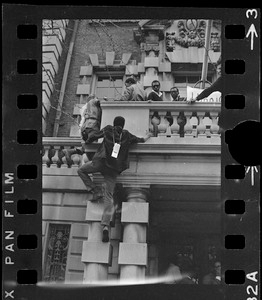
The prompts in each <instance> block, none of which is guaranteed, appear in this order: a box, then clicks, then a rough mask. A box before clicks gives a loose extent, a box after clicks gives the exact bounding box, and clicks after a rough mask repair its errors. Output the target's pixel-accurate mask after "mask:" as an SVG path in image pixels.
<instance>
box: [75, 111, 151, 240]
mask: <svg viewBox="0 0 262 300" xmlns="http://www.w3.org/2000/svg"><path fill="white" fill-rule="evenodd" d="M124 125H125V119H124V118H123V117H121V116H118V117H115V119H114V121H113V126H112V125H107V126H106V127H104V128H103V129H101V130H100V131H99V132H96V133H95V134H92V135H91V136H90V137H89V138H88V139H87V140H86V144H88V143H92V142H93V141H95V140H98V139H100V138H104V139H103V142H102V143H101V145H100V146H99V147H98V149H97V151H96V153H95V155H94V157H93V159H92V161H89V162H87V163H85V164H84V165H82V166H81V167H80V168H79V169H78V175H79V176H80V178H81V179H82V181H83V182H84V184H85V186H86V188H87V190H88V192H90V193H92V194H93V199H92V201H96V200H98V199H99V198H101V197H103V198H104V211H103V215H102V220H101V225H102V226H103V238H102V242H108V241H109V226H110V220H111V218H112V215H113V213H114V199H113V193H114V188H115V184H116V178H117V176H118V175H119V174H121V173H122V172H123V171H124V170H126V169H127V168H128V167H129V158H128V153H129V148H130V146H131V145H132V144H135V143H144V142H146V141H147V140H148V139H149V138H150V137H151V133H148V134H147V135H146V136H145V137H142V138H139V137H137V136H135V135H133V134H131V133H130V132H129V131H128V130H124V129H123V128H124ZM97 172H100V173H101V174H102V175H103V177H104V189H102V191H101V189H99V188H98V186H96V185H95V184H94V183H93V181H92V180H91V178H90V176H89V174H93V173H97Z"/></svg>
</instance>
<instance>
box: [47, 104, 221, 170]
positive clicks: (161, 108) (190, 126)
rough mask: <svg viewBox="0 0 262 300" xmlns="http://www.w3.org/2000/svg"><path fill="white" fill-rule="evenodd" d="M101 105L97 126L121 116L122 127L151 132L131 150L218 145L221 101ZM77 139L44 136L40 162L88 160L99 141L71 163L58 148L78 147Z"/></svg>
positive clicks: (137, 132)
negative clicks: (123, 124) (122, 120)
mask: <svg viewBox="0 0 262 300" xmlns="http://www.w3.org/2000/svg"><path fill="white" fill-rule="evenodd" d="M101 106H102V111H103V113H102V121H101V128H103V127H104V126H106V125H108V124H112V123H113V119H114V118H115V117H116V116H120V115H121V116H123V117H124V118H125V119H126V124H125V129H127V130H129V131H130V132H131V133H132V134H134V135H136V136H139V137H142V136H145V134H146V132H147V131H151V132H154V137H151V138H150V139H149V140H148V141H147V142H146V143H145V144H138V145H136V146H134V147H132V149H131V151H130V152H131V153H153V152H154V153H159V154H160V155H161V154H163V153H165V154H170V153H186V152H187V151H190V149H191V148H192V151H200V152H203V150H204V148H205V152H206V151H211V152H212V151H213V150H212V149H215V148H216V149H217V148H218V147H219V146H220V144H221V138H220V128H219V126H218V118H219V114H220V110H221V103H216V102H212V103H207V102H203V103H198V102H197V103H195V104H191V105H190V104H186V103H185V102H157V103H156V102H153V103H152V102H151V103H148V102H116V101H115V102H103V103H101ZM154 115H157V117H154ZM154 129H156V130H154ZM81 142H83V141H82V139H81V138H80V137H44V138H43V164H44V165H46V166H47V167H51V168H52V167H59V168H60V167H61V168H63V167H68V166H70V167H72V168H74V167H75V168H77V167H78V166H79V165H80V164H81V163H84V162H86V161H88V160H89V159H90V157H91V156H92V153H94V152H95V151H96V149H97V147H98V145H99V144H100V142H101V140H98V141H97V142H94V143H92V144H89V145H88V146H87V147H86V153H85V154H84V155H82V156H80V155H73V156H72V162H71V163H69V162H67V161H66V159H65V157H64V155H63V153H62V149H66V148H67V149H70V148H73V147H81ZM212 146H213V148H212ZM190 147H191V148H190ZM214 147H215V148H214ZM216 151H217V150H216Z"/></svg>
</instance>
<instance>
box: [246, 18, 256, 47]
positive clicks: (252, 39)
mask: <svg viewBox="0 0 262 300" xmlns="http://www.w3.org/2000/svg"><path fill="white" fill-rule="evenodd" d="M250 34H251V50H253V45H254V35H255V37H258V35H257V32H256V28H255V25H254V24H251V25H250V27H249V29H248V32H247V35H246V37H249V35H250Z"/></svg>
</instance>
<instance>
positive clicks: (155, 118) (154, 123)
mask: <svg viewBox="0 0 262 300" xmlns="http://www.w3.org/2000/svg"><path fill="white" fill-rule="evenodd" d="M158 117H159V116H158V113H157V112H154V113H153V116H152V119H151V124H152V126H153V128H152V132H153V134H154V136H157V134H158V125H159V124H160V120H159V118H158Z"/></svg>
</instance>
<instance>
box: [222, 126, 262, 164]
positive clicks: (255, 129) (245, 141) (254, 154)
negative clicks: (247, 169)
mask: <svg viewBox="0 0 262 300" xmlns="http://www.w3.org/2000/svg"><path fill="white" fill-rule="evenodd" d="M260 133H261V124H260V123H259V122H257V121H244V122H242V123H240V124H238V125H237V126H236V127H235V128H234V129H232V130H227V131H226V133H225V141H226V143H227V144H228V149H229V152H230V154H231V155H232V157H233V158H234V159H235V160H236V161H237V162H238V163H239V164H241V165H244V166H257V165H259V164H260V163H261V152H262V151H261V143H260V140H261V136H260Z"/></svg>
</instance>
